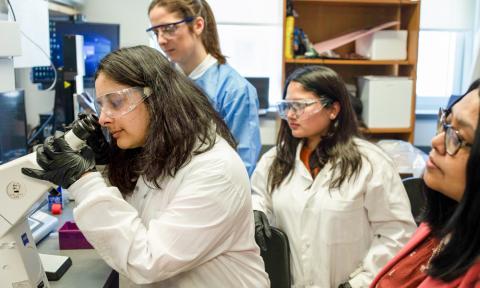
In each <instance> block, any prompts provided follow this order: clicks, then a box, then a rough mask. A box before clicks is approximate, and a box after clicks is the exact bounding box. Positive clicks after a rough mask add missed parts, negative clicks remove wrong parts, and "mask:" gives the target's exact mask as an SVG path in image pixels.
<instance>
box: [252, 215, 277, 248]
mask: <svg viewBox="0 0 480 288" xmlns="http://www.w3.org/2000/svg"><path fill="white" fill-rule="evenodd" d="M253 218H254V220H255V241H256V242H257V244H258V246H260V249H262V250H263V251H267V240H266V239H265V237H267V238H270V237H272V232H271V231H270V224H269V223H268V219H267V215H265V213H263V212H262V211H258V210H253Z"/></svg>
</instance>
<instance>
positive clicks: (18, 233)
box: [0, 114, 98, 288]
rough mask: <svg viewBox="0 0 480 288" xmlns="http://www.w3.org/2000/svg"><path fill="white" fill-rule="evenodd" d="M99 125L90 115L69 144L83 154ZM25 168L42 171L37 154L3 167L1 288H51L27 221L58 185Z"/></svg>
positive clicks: (70, 134)
mask: <svg viewBox="0 0 480 288" xmlns="http://www.w3.org/2000/svg"><path fill="white" fill-rule="evenodd" d="M97 121H98V119H97V118H96V116H94V115H93V114H89V115H87V117H85V118H82V119H79V120H78V121H76V122H74V123H73V127H72V129H71V130H69V131H68V132H67V133H65V134H64V136H63V137H65V141H66V142H67V143H68V144H69V145H70V147H71V148H72V149H74V150H77V151H78V150H80V149H81V148H82V147H84V145H86V144H85V143H86V139H87V138H88V137H89V136H90V135H92V133H94V131H95V122H97ZM24 167H25V168H35V169H41V168H40V167H39V166H38V164H37V160H36V152H33V153H30V154H28V155H25V156H23V157H20V158H17V159H15V160H12V161H10V162H8V163H5V164H3V165H1V166H0V287H32V288H40V287H42V288H43V287H50V286H49V283H48V280H47V277H46V275H45V271H44V269H43V267H42V264H41V262H40V257H39V255H38V252H37V248H36V245H35V241H34V240H33V237H32V233H31V231H30V228H29V225H28V221H27V218H26V217H27V214H28V212H29V210H30V208H31V207H32V206H33V205H34V204H36V203H37V202H38V201H39V200H40V199H41V198H42V197H45V194H46V192H47V191H48V190H50V188H51V187H52V186H54V184H52V183H49V182H47V181H42V180H37V179H34V178H31V177H28V176H26V175H23V174H22V172H21V169H22V168H24Z"/></svg>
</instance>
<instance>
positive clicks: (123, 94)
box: [95, 87, 152, 118]
mask: <svg viewBox="0 0 480 288" xmlns="http://www.w3.org/2000/svg"><path fill="white" fill-rule="evenodd" d="M150 95H152V89H151V88H150V87H130V88H126V89H122V90H119V91H115V92H111V93H107V94H105V95H102V96H97V98H96V99H95V104H96V105H97V108H98V109H97V111H100V113H105V114H106V115H107V116H108V117H109V118H119V117H122V116H123V115H125V114H127V113H129V112H131V111H133V110H134V109H135V108H136V107H137V106H138V105H139V104H140V103H142V102H143V101H144V100H145V99H147V97H149V96H150Z"/></svg>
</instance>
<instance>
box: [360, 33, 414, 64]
mask: <svg viewBox="0 0 480 288" xmlns="http://www.w3.org/2000/svg"><path fill="white" fill-rule="evenodd" d="M407 35H408V32H407V31H406V30H382V31H377V32H374V33H372V34H370V35H367V36H365V37H362V38H360V39H357V40H356V41H355V53H357V54H359V55H362V56H364V57H366V58H369V59H371V60H406V59H407Z"/></svg>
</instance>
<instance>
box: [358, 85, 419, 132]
mask: <svg viewBox="0 0 480 288" xmlns="http://www.w3.org/2000/svg"><path fill="white" fill-rule="evenodd" d="M358 88H359V95H360V99H361V100H362V103H363V113H362V116H363V120H364V122H365V124H366V125H367V126H368V128H410V127H411V125H410V119H411V112H412V93H413V81H412V80H411V79H409V78H408V77H390V76H363V77H359V79H358Z"/></svg>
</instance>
